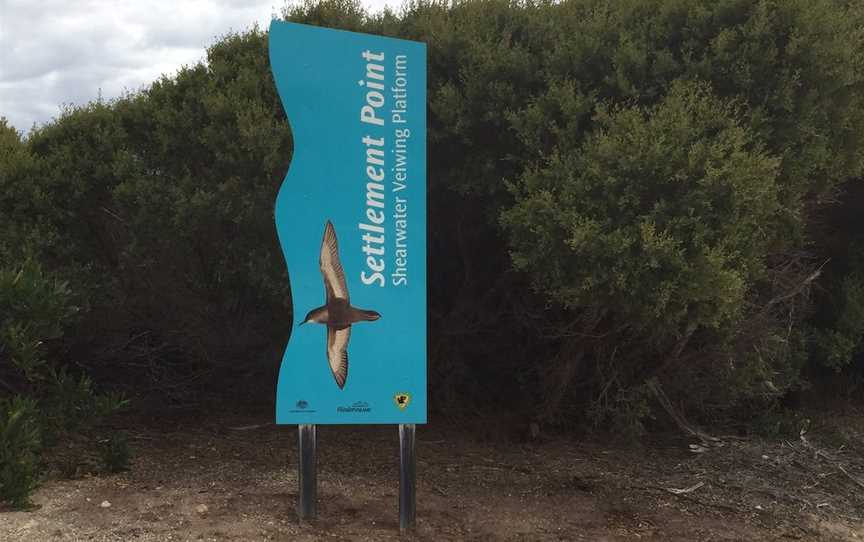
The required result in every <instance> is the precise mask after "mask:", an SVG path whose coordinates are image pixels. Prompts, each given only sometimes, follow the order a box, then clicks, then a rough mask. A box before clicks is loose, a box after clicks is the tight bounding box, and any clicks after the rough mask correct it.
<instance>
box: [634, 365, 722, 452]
mask: <svg viewBox="0 0 864 542" xmlns="http://www.w3.org/2000/svg"><path fill="white" fill-rule="evenodd" d="M647 385H648V389H650V390H651V392H652V393H653V394H654V397H655V398H656V399H657V402H659V403H660V406H662V407H663V409H664V410H665V411H666V413H667V414H669V417H671V418H672V420H673V421H674V422H675V424H676V425H677V426H678V427H679V429H681V430H682V431H684V433H686V434H688V435H690V436H692V437H695V438H698V439H699V440H700V441H701V442H702V445H703V446H704V447H707V446H722V445H723V441H722V440H721V439H719V438H717V437H714V436H711V435H709V434H708V433H705V432H704V431H702V430H701V429H699V428H697V427H694V426H693V425H692V424H690V422H688V421H687V419H686V418H685V417H684V415H683V414H681V413H680V412H679V411H678V410H677V409H676V408H675V407H674V405H672V401H670V400H669V397H668V396H667V395H666V392H664V391H663V387H662V386H661V385H660V382H659V381H658V380H657V379H656V378H652V379H651V380H649V381H648V382H647ZM691 449H694V450H698V451H699V452H704V451H706V450H705V449H699V448H698V447H697V448H691Z"/></svg>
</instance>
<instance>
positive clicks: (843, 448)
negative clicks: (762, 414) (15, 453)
mask: <svg viewBox="0 0 864 542" xmlns="http://www.w3.org/2000/svg"><path fill="white" fill-rule="evenodd" d="M856 423H857V422H856ZM258 424H264V425H262V426H260V427H254V428H249V427H248V426H250V425H258ZM862 426H864V424H862ZM850 427H851V426H850ZM862 436H864V431H862V432H855V431H851V430H850V432H848V433H847V434H845V435H843V439H842V440H843V442H842V444H840V445H836V442H835V443H833V444H832V445H829V444H828V441H830V439H821V440H820V435H819V434H817V433H815V432H811V433H810V434H807V435H805V439H804V440H802V439H800V438H796V439H785V440H784V439H776V440H760V439H748V440H737V439H728V440H725V444H724V445H723V446H722V447H718V448H712V449H711V450H709V451H708V452H706V453H703V454H692V453H690V452H689V451H688V449H687V443H686V442H683V441H674V442H670V441H666V442H664V443H662V444H652V445H646V446H644V447H641V448H638V449H633V448H626V447H620V448H618V447H609V446H603V445H600V444H596V443H595V444H591V443H585V442H579V441H574V440H566V439H557V438H556V439H549V440H543V441H540V442H533V443H521V444H514V443H505V442H488V441H482V440H479V439H478V437H477V433H476V432H468V434H466V431H464V430H462V431H456V430H453V429H448V428H441V427H435V426H434V425H433V426H426V427H420V428H418V442H417V454H418V465H417V471H418V497H417V517H418V521H417V523H418V524H417V530H416V532H415V533H413V534H411V535H407V536H400V535H399V532H398V516H397V507H398V469H397V467H398V464H397V461H398V447H397V440H396V431H395V428H393V427H320V428H319V474H318V476H319V499H320V500H319V519H317V520H316V521H313V522H308V523H302V524H301V523H300V522H299V521H298V519H297V515H296V512H295V506H296V500H297V478H296V468H297V458H296V453H297V449H296V429H294V428H292V427H276V426H273V425H269V424H266V420H260V419H259V420H255V419H248V418H247V419H237V418H233V419H224V420H219V421H218V422H213V421H208V422H207V425H205V426H201V425H200V424H198V423H196V422H195V421H194V420H186V421H181V422H178V423H176V424H173V425H172V427H171V430H170V431H166V430H165V429H164V428H159V427H149V428H148V427H146V426H142V427H138V428H136V429H134V430H132V431H131V437H130V438H131V442H132V445H133V448H134V453H135V458H134V460H133V465H132V469H131V470H130V471H128V472H124V473H121V474H114V475H105V474H102V475H98V476H86V477H83V478H80V479H74V480H68V479H67V480H63V479H54V480H49V481H46V482H45V483H44V484H43V485H42V487H41V488H40V489H39V490H38V491H37V492H36V494H35V496H34V498H33V501H34V503H35V504H36V505H37V506H38V508H36V509H34V510H30V511H24V512H20V511H9V510H2V511H0V540H3V541H7V540H9V541H15V540H33V541H40V540H92V541H102V540H123V541H126V540H142V541H143V540H160V541H161V540H217V541H219V540H233V541H239V540H297V541H307V540H357V541H386V540H424V541H425V540H428V541H440V540H444V541H447V540H459V541H461V540H477V541H499V540H500V541H504V540H513V541H516V540H520V541H521V540H525V541H531V540H574V541H575V540H591V541H613V540H657V541H660V540H662V541H676V540H681V541H684V540H686V541H693V540H702V541H709V540H716V541H732V540H747V541H759V540H807V541H809V540H825V541H829V540H830V541H835V540H840V541H842V540H849V541H864V482H862V480H864V438H862ZM107 503H110V506H107Z"/></svg>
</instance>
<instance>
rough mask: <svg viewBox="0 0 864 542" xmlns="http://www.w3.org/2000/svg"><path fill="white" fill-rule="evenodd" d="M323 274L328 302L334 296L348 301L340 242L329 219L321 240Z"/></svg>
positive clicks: (320, 262)
mask: <svg viewBox="0 0 864 542" xmlns="http://www.w3.org/2000/svg"><path fill="white" fill-rule="evenodd" d="M318 263H319V264H320V266H321V275H322V276H323V277H324V289H325V290H326V292H327V302H328V303H329V302H330V300H332V299H333V298H334V297H341V298H342V299H344V300H346V301H348V285H347V284H346V283H345V272H344V271H343V270H342V262H340V261H339V243H338V241H337V240H336V230H335V229H334V228H333V224H332V223H331V222H330V221H329V220H328V221H327V226H326V227H325V228H324V239H322V240H321V258H320V260H319V261H318Z"/></svg>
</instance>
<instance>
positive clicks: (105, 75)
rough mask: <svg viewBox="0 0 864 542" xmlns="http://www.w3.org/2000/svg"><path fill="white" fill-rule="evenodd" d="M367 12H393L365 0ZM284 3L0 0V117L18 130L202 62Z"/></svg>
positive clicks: (385, 0) (386, 0) (381, 1)
mask: <svg viewBox="0 0 864 542" xmlns="http://www.w3.org/2000/svg"><path fill="white" fill-rule="evenodd" d="M364 3H365V4H366V5H367V6H368V7H369V8H370V9H372V10H377V9H380V8H381V7H382V6H383V5H385V4H389V5H391V6H392V5H396V3H397V2H396V1H393V0H365V2H364ZM284 5H285V2H284V0H179V1H178V0H149V1H147V2H142V1H140V0H136V1H131V0H71V1H70V0H40V1H39V2H34V1H33V0H0V116H4V117H6V118H7V119H8V120H9V121H10V123H11V124H12V125H13V126H15V127H16V128H17V129H18V130H20V131H22V132H27V131H29V129H30V128H31V127H32V126H33V125H34V123H35V124H42V123H45V122H48V121H50V120H51V119H52V118H54V117H57V116H59V114H60V111H61V107H62V106H63V105H83V104H86V103H87V102H90V101H92V100H95V99H96V98H97V97H99V96H100V95H101V96H102V97H103V98H104V99H111V98H114V97H118V96H121V95H123V94H124V93H125V92H128V91H136V90H140V89H141V88H143V87H146V86H147V85H149V84H150V83H152V82H153V81H155V80H156V79H158V78H159V77H160V76H161V75H163V74H165V75H172V74H174V73H175V72H176V71H177V70H178V69H180V68H181V67H182V66H184V65H192V64H195V63H196V62H198V61H200V60H203V59H204V57H205V54H206V48H207V47H208V46H209V45H212V44H213V43H215V42H216V41H217V40H218V39H219V37H221V36H224V35H225V34H227V33H229V32H239V31H244V30H247V29H249V28H251V27H252V26H253V25H254V24H256V23H257V24H258V26H259V27H260V28H262V29H263V28H267V26H268V25H269V23H270V18H271V16H272V15H273V14H274V13H275V14H278V13H280V12H281V10H282V8H283V7H284Z"/></svg>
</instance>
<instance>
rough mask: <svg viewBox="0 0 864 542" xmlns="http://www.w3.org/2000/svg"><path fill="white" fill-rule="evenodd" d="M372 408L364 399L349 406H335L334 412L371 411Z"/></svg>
mask: <svg viewBox="0 0 864 542" xmlns="http://www.w3.org/2000/svg"><path fill="white" fill-rule="evenodd" d="M371 411H372V408H371V407H370V406H369V403H367V402H366V401H357V402H355V403H354V404H353V405H351V406H340V407H336V412H340V413H347V412H371Z"/></svg>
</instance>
